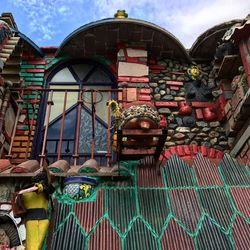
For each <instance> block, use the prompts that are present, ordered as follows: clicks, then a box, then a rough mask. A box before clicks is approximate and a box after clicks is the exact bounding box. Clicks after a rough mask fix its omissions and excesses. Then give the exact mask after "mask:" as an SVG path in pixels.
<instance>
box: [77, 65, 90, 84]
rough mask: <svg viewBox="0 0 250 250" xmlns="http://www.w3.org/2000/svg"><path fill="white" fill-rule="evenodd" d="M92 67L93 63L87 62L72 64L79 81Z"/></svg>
mask: <svg viewBox="0 0 250 250" xmlns="http://www.w3.org/2000/svg"><path fill="white" fill-rule="evenodd" d="M93 67H94V66H93V65H89V64H76V65H73V66H72V68H73V69H74V71H75V73H76V74H77V75H78V77H79V79H80V80H81V81H82V80H83V79H84V78H85V77H86V75H87V74H88V73H89V72H90V70H91V69H92V68H93Z"/></svg>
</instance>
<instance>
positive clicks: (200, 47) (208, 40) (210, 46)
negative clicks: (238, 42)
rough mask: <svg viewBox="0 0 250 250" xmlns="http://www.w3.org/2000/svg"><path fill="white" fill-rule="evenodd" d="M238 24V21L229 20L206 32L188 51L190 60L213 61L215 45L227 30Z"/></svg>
mask: <svg viewBox="0 0 250 250" xmlns="http://www.w3.org/2000/svg"><path fill="white" fill-rule="evenodd" d="M239 22H241V20H239V19H236V20H231V21H228V22H224V23H221V24H219V25H216V26H213V27H212V28H210V29H208V30H206V31H205V32H204V33H202V34H201V35H200V36H199V37H198V38H197V39H196V41H195V42H194V43H193V45H192V47H191V49H190V50H189V55H190V56H191V58H192V59H194V60H195V59H196V60H197V59H200V60H201V59H202V60H204V61H209V60H211V59H213V56H214V53H215V50H216V47H217V43H218V42H219V41H220V39H221V38H222V37H223V35H224V34H225V32H226V31H227V30H228V29H229V28H231V27H232V26H233V25H234V24H236V23H239Z"/></svg>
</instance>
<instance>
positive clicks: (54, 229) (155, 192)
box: [47, 154, 250, 250]
mask: <svg viewBox="0 0 250 250" xmlns="http://www.w3.org/2000/svg"><path fill="white" fill-rule="evenodd" d="M131 171H132V174H133V176H132V178H131V179H130V180H128V181H120V182H111V181H110V182H106V183H105V184H102V185H101V186H100V187H99V189H98V190H97V193H96V196H95V197H92V198H93V201H87V202H77V203H76V202H73V203H71V204H70V203H69V202H62V200H58V202H56V211H55V212H54V214H53V217H52V220H51V228H50V232H51V233H50V234H49V240H48V243H47V245H48V246H47V248H48V249H60V250H61V249H65V250H66V249H74V250H78V249H93V250H96V249H98V250H99V249H106V250H110V249H115V250H117V249H124V250H133V249H135V250H140V249H143V250H147V249H148V250H154V249H171V250H172V249H202V250H204V249H209V250H211V249H220V250H221V249H225V250H228V249H244V250H245V249H249V246H250V237H249V235H250V171H249V169H248V168H247V167H246V166H241V165H240V164H239V163H238V162H237V161H235V160H234V159H232V158H231V157H230V156H229V155H225V156H224V158H223V159H222V160H221V162H220V163H219V166H217V165H215V164H214V163H213V162H211V161H209V160H208V159H206V158H204V157H203V156H202V155H201V154H198V155H197V157H196V159H195V160H194V162H193V164H192V167H191V166H190V165H188V164H187V163H186V162H185V161H183V160H181V159H179V158H178V157H177V156H172V157H171V158H170V160H168V161H167V162H166V164H165V166H164V167H163V168H162V171H161V173H157V171H156V169H154V168H152V167H151V168H149V167H132V170H131Z"/></svg>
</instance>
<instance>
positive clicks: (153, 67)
mask: <svg viewBox="0 0 250 250" xmlns="http://www.w3.org/2000/svg"><path fill="white" fill-rule="evenodd" d="M149 68H150V69H165V66H163V65H149Z"/></svg>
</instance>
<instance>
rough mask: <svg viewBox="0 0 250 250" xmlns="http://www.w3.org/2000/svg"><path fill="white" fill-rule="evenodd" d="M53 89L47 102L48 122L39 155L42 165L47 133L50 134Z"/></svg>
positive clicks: (41, 164)
mask: <svg viewBox="0 0 250 250" xmlns="http://www.w3.org/2000/svg"><path fill="white" fill-rule="evenodd" d="M53 104H54V103H53V90H51V92H50V96H49V100H48V102H47V106H48V110H47V116H46V122H45V130H44V136H43V146H42V152H41V154H40V155H39V156H40V166H41V167H42V166H43V164H44V160H45V154H44V153H45V147H46V141H47V134H48V127H49V119H50V114H51V107H52V105H53Z"/></svg>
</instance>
